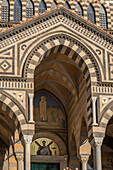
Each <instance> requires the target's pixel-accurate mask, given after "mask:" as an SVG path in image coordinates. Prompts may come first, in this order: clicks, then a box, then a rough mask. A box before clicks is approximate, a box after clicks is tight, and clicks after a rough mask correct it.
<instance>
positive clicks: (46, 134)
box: [32, 131, 67, 155]
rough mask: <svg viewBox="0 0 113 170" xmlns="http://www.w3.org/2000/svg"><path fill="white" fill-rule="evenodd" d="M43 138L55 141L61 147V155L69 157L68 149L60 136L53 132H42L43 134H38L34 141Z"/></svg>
mask: <svg viewBox="0 0 113 170" xmlns="http://www.w3.org/2000/svg"><path fill="white" fill-rule="evenodd" d="M43 137H47V138H50V139H51V140H53V141H54V142H55V143H56V144H57V145H58V146H59V149H60V154H61V155H67V147H66V145H65V143H64V141H63V140H62V139H61V138H60V137H59V136H58V135H56V134H55V133H53V132H43V131H42V132H39V133H36V134H35V135H34V136H33V140H32V141H34V140H36V139H38V138H43Z"/></svg>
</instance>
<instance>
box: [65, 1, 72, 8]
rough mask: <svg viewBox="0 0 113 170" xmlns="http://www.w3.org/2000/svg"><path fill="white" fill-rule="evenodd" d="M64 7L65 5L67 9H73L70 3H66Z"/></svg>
mask: <svg viewBox="0 0 113 170" xmlns="http://www.w3.org/2000/svg"><path fill="white" fill-rule="evenodd" d="M64 5H65V7H66V8H67V9H71V8H70V5H69V3H68V2H67V1H66V2H65V4H64Z"/></svg>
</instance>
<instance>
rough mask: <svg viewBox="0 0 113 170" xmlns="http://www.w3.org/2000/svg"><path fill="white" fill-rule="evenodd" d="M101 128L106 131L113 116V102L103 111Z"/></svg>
mask: <svg viewBox="0 0 113 170" xmlns="http://www.w3.org/2000/svg"><path fill="white" fill-rule="evenodd" d="M101 115H102V116H101V119H100V122H99V126H100V127H102V128H104V129H105V130H106V127H107V124H108V122H109V120H110V118H111V117H112V116H113V101H111V102H110V103H109V104H108V105H107V106H106V107H105V108H104V110H103V111H102V113H101Z"/></svg>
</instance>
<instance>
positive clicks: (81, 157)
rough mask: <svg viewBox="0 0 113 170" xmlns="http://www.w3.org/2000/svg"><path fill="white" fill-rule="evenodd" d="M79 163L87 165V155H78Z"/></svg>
mask: <svg viewBox="0 0 113 170" xmlns="http://www.w3.org/2000/svg"><path fill="white" fill-rule="evenodd" d="M80 159H81V163H87V162H88V160H89V155H80Z"/></svg>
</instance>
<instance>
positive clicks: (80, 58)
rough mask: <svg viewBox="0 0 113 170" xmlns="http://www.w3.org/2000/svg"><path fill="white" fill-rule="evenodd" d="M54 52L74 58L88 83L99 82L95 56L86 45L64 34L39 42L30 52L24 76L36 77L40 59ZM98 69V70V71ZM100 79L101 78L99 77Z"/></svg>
mask: <svg viewBox="0 0 113 170" xmlns="http://www.w3.org/2000/svg"><path fill="white" fill-rule="evenodd" d="M53 53H61V54H64V55H66V56H68V57H69V58H72V59H73V60H74V61H75V63H76V64H77V66H78V67H79V68H80V70H81V72H82V73H83V74H84V77H85V79H86V84H90V83H91V82H93V81H95V83H98V76H97V74H99V73H100V71H99V68H98V65H97V64H95V65H94V63H96V61H95V62H94V60H95V59H94V57H93V56H92V54H91V52H90V51H89V50H88V49H87V47H86V46H84V45H83V44H81V43H80V42H78V41H76V40H75V39H72V38H71V39H70V38H69V37H66V38H64V36H62V37H61V36H57V37H51V38H50V39H49V40H45V41H44V42H42V43H41V44H38V45H37V46H36V47H35V48H34V49H33V50H32V51H31V52H30V54H29V56H28V58H27V62H26V65H25V67H24V76H25V77H26V78H34V70H35V68H36V66H37V65H38V64H39V63H40V61H41V60H42V59H43V58H44V57H47V56H49V55H51V54H53ZM97 70H98V71H97ZM99 79H100V78H99Z"/></svg>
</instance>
